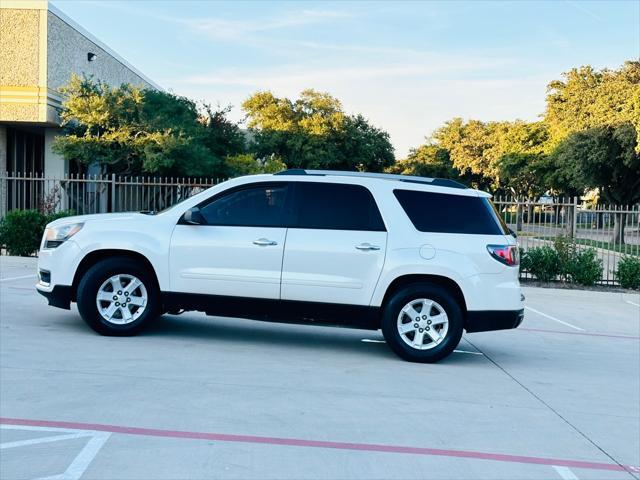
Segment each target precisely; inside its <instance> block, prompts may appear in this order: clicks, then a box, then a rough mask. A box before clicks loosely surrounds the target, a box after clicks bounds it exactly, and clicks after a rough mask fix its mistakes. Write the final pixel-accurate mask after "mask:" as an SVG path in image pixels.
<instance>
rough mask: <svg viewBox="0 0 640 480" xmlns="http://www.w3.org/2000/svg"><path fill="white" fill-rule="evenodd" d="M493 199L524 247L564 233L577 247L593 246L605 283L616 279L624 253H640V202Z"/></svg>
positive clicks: (543, 243)
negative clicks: (634, 203) (638, 203)
mask: <svg viewBox="0 0 640 480" xmlns="http://www.w3.org/2000/svg"><path fill="white" fill-rule="evenodd" d="M494 203H495V205H496V207H497V208H498V211H499V212H500V214H501V215H502V218H503V219H504V220H505V222H506V223H507V225H508V226H509V227H510V228H511V229H512V230H514V231H516V232H517V234H518V244H519V245H520V247H521V248H522V249H523V250H525V251H526V250H529V249H530V248H534V247H540V246H542V245H551V244H552V243H553V241H554V240H555V239H556V238H558V237H561V236H566V237H569V238H571V239H573V241H574V242H575V243H576V245H577V248H593V249H594V250H595V251H596V255H597V256H598V258H599V259H600V260H602V278H601V280H600V283H602V284H616V283H617V282H616V279H615V272H616V270H617V267H618V262H619V260H620V258H622V256H624V255H639V256H640V230H639V226H638V224H639V221H640V205H624V206H623V205H586V204H584V203H582V202H581V201H580V200H579V199H578V198H572V199H553V200H552V199H548V200H547V201H542V200H530V199H528V200H517V199H513V198H503V197H496V198H494ZM529 276H530V275H529V274H527V273H524V274H523V277H525V278H528V277H529Z"/></svg>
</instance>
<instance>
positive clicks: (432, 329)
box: [382, 282, 463, 363]
mask: <svg viewBox="0 0 640 480" xmlns="http://www.w3.org/2000/svg"><path fill="white" fill-rule="evenodd" d="M462 329H463V319H462V310H461V309H460V306H459V305H458V302H457V301H456V299H455V298H454V296H453V295H452V294H451V293H450V292H449V291H448V290H447V289H446V288H443V287H441V286H440V285H435V284H431V283H426V282H425V283H415V284H411V285H408V286H405V287H402V288H401V289H399V290H398V291H396V292H395V293H394V294H393V295H392V296H391V298H390V299H389V300H388V302H387V303H386V305H385V307H384V310H383V316H382V333H383V334H384V338H385V340H386V341H387V344H388V345H389V347H391V349H392V350H393V351H394V352H395V353H396V354H398V355H399V356H400V357H401V358H403V359H405V360H408V361H410V362H422V363H431V362H437V361H438V360H441V359H442V358H444V357H446V356H447V355H449V354H450V353H451V352H453V350H454V349H455V348H456V347H457V346H458V343H460V338H461V337H462Z"/></svg>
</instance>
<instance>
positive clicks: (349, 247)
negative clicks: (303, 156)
mask: <svg viewBox="0 0 640 480" xmlns="http://www.w3.org/2000/svg"><path fill="white" fill-rule="evenodd" d="M292 188H295V193H294V204H295V213H294V219H293V221H292V227H291V228H289V231H288V233H287V242H286V245H285V251H284V259H283V263H282V286H281V298H282V299H283V300H299V301H310V302H324V303H341V304H351V305H369V302H370V300H371V296H372V295H373V291H374V288H375V286H376V283H377V281H378V278H379V276H380V272H381V271H382V266H383V264H384V258H385V251H386V246H387V232H386V229H385V225H384V222H383V220H382V217H381V215H380V211H379V210H378V207H377V205H376V203H375V200H374V198H373V195H372V194H371V192H370V191H369V190H368V189H367V188H365V187H363V186H361V185H349V184H341V183H324V182H295V183H292Z"/></svg>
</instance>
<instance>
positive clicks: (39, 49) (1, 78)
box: [0, 0, 47, 122]
mask: <svg viewBox="0 0 640 480" xmlns="http://www.w3.org/2000/svg"><path fill="white" fill-rule="evenodd" d="M0 6H1V7H2V8H0V121H2V120H6V121H18V122H38V121H43V120H44V117H45V116H46V108H45V104H46V91H47V74H46V62H47V59H46V55H47V52H46V47H45V45H44V44H45V43H46V23H47V12H46V10H41V9H38V8H37V7H39V6H42V2H38V1H25V2H22V3H17V2H7V0H3V1H2V2H1V3H0ZM8 7H24V8H8ZM43 33H44V36H43Z"/></svg>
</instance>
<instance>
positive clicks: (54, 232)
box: [44, 223, 84, 248]
mask: <svg viewBox="0 0 640 480" xmlns="http://www.w3.org/2000/svg"><path fill="white" fill-rule="evenodd" d="M83 226H84V223H68V224H66V225H60V226H59V227H49V228H47V229H46V230H45V231H44V248H56V247H59V246H60V245H61V244H62V243H63V242H66V241H67V240H69V239H70V238H71V237H73V236H74V235H75V234H76V233H78V232H79V231H80V229H82V227H83Z"/></svg>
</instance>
